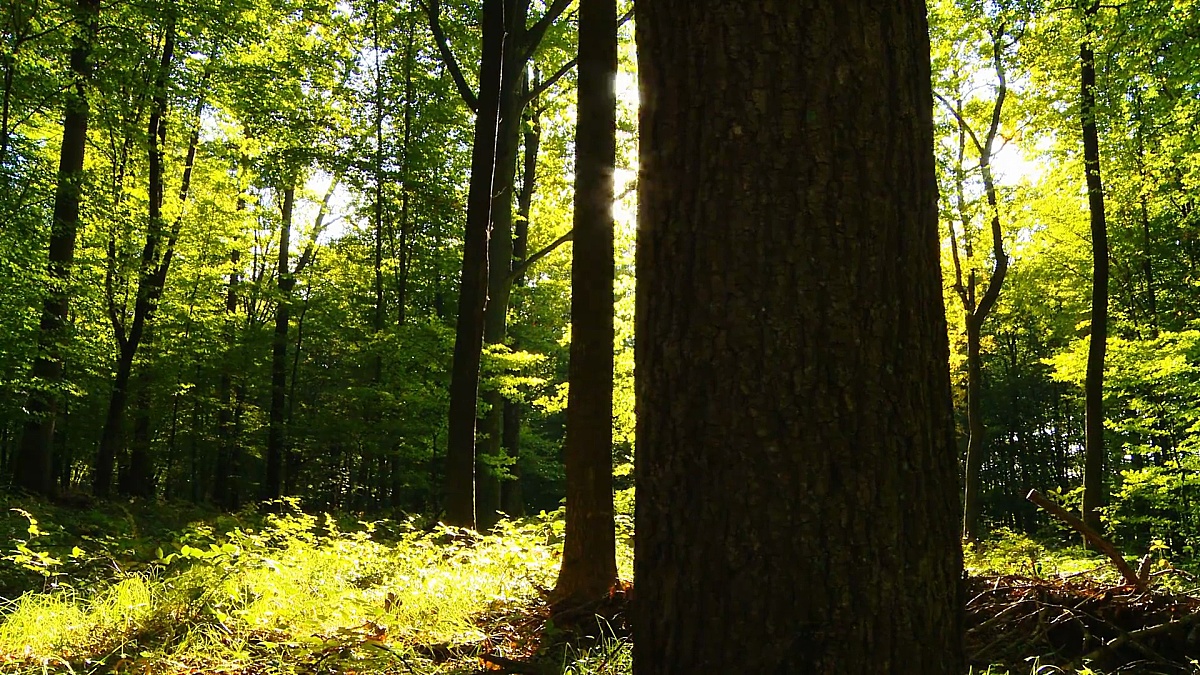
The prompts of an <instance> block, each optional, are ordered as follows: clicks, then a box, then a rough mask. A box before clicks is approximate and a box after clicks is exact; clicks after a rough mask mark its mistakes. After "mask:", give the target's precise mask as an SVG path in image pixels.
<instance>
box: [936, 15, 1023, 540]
mask: <svg viewBox="0 0 1200 675" xmlns="http://www.w3.org/2000/svg"><path fill="white" fill-rule="evenodd" d="M988 32H989V34H990V36H991V41H992V67H993V68H994V69H995V72H996V79H997V80H998V84H997V87H996V99H995V100H994V101H993V103H992V115H991V121H990V123H989V126H988V130H987V133H986V134H985V135H984V136H983V138H980V136H979V134H977V133H975V131H974V129H972V128H971V127H970V126H969V125H968V124H967V120H966V118H965V117H964V116H963V102H962V99H961V98H959V99H958V100H956V101H954V102H953V103H951V102H950V101H948V100H947V99H946V98H944V97H942V96H940V95H938V100H940V101H941V102H942V104H943V105H944V106H946V108H947V109H948V110H949V111H950V112H951V113H952V114H953V115H954V117H955V119H956V120H957V122H958V165H957V166H956V167H955V194H956V199H957V201H958V204H957V206H958V212H959V219H960V220H961V221H962V226H963V240H964V244H965V245H964V252H965V253H966V258H967V260H968V261H971V259H972V258H973V256H974V246H973V245H972V243H971V239H972V238H971V237H970V236H969V234H968V232H967V228H969V227H970V220H971V219H970V216H969V212H968V209H967V204H966V197H965V190H964V187H963V185H964V182H965V180H966V168H965V165H964V161H965V150H966V143H967V138H968V137H970V139H971V142H972V144H973V145H974V146H975V151H976V153H978V156H979V173H980V177H981V178H982V179H983V189H984V195H985V196H986V199H987V206H988V211H987V213H988V224H989V226H990V231H991V239H992V259H993V263H992V265H993V266H992V271H991V274H990V275H989V276H988V282H987V286H986V288H985V289H984V291H983V295H982V296H979V297H978V298H976V277H975V271H974V270H971V271H970V272H969V273H968V279H969V282H968V284H967V285H966V286H964V285H963V270H962V263H961V261H960V259H959V255H958V241H957V239H956V237H955V231H954V225H953V223H951V225H950V245H951V247H952V248H953V261H954V290H955V292H956V293H957V294H958V296H959V299H960V300H961V301H962V306H963V313H964V319H965V323H966V332H967V432H968V435H967V457H966V480H965V484H964V486H963V519H962V534H963V538H964V539H966V540H967V541H975V540H976V539H977V538H978V535H979V513H980V506H979V502H980V500H979V490H980V484H979V480H980V470H981V469H982V467H983V460H984V455H985V454H986V443H987V428H986V426H985V425H984V421H983V404H982V396H983V366H982V361H981V355H980V351H981V344H980V338H981V336H982V332H983V324H984V322H985V321H987V318H988V316H989V315H990V314H991V312H992V309H993V308H994V307H995V306H996V301H997V300H998V299H999V298H1000V290H1001V289H1002V288H1003V287H1004V279H1005V277H1006V276H1007V275H1008V255H1007V254H1006V253H1005V252H1004V234H1003V231H1002V228H1001V223H1000V199H999V195H998V193H997V191H996V181H995V178H994V177H993V175H992V155H993V152H994V151H993V148H994V147H995V143H996V137H997V135H998V134H999V132H1000V121H1001V115H1002V113H1003V112H1004V101H1005V99H1006V98H1007V97H1008V80H1007V76H1006V69H1005V66H1004V40H1005V33H1004V26H1003V25H1002V24H1001V25H997V26H992V27H990V28H989V29H988Z"/></svg>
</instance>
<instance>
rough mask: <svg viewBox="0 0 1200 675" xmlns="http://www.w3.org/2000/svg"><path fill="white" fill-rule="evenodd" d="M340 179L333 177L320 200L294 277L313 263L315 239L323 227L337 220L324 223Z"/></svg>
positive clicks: (323, 229)
mask: <svg viewBox="0 0 1200 675" xmlns="http://www.w3.org/2000/svg"><path fill="white" fill-rule="evenodd" d="M341 179H342V177H341V176H337V175H335V176H334V177H333V180H331V181H329V189H328V190H326V191H325V196H324V197H323V198H322V199H321V208H320V209H318V210H317V219H316V221H314V222H313V229H312V236H311V237H309V238H308V244H307V245H306V246H305V247H304V253H301V254H300V260H298V261H297V262H296V269H295V270H294V271H293V272H292V274H294V275H299V274H300V273H301V272H303V271H304V268H305V267H308V265H309V263H311V262H312V261H313V255H314V254H315V252H316V249H317V239H318V238H320V236H321V233H322V232H324V231H325V227H326V226H328V225H329V223H331V222H334V221H336V220H337V218H335V219H334V220H332V221H329V222H325V216H326V214H327V213H328V212H329V200H330V199H332V198H333V191H334V190H336V189H337V186H338V183H339V182H340V181H341Z"/></svg>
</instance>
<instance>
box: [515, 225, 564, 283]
mask: <svg viewBox="0 0 1200 675" xmlns="http://www.w3.org/2000/svg"><path fill="white" fill-rule="evenodd" d="M574 238H575V230H574V229H570V230H567V232H566V234H564V235H563V236H561V237H559V238H558V239H555V240H554V241H552V242H550V243H549V244H547V245H546V247H545V248H543V249H541V250H540V251H537V252H536V253H534V254H533V255H530V256H529V257H527V258H525V259H524V260H522V261H521V262H520V263H519V264H518V265H516V266H515V267H513V269H512V271H511V272H509V273H508V279H509V281H510V282H511V281H512V280H514V279H517V278H519V277H520V276H521V275H522V274H525V272H527V271H528V270H529V268H530V267H532V266H533V264H534V263H536V262H537V261H539V260H541V259H542V258H545V257H546V256H547V255H549V254H551V253H553V252H554V249H556V248H558V247H559V246H562V245H563V244H565V243H567V242H568V241H571V240H573V239H574Z"/></svg>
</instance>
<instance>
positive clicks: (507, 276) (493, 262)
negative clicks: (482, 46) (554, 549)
mask: <svg viewBox="0 0 1200 675" xmlns="http://www.w3.org/2000/svg"><path fill="white" fill-rule="evenodd" d="M515 51H516V50H515V49H506V50H505V62H506V65H505V71H504V77H505V78H507V79H508V80H509V81H510V82H511V81H514V80H517V79H519V78H520V77H521V72H520V68H519V67H518V66H517V64H514V63H513V61H515V60H516V59H515V58H514V54H513V52H515ZM519 94H520V90H519V89H517V88H516V87H509V86H506V87H504V91H503V94H502V95H503V100H502V101H501V115H500V123H499V125H498V127H497V132H496V134H497V136H496V175H495V177H494V178H493V179H492V195H493V196H492V233H491V237H490V238H489V240H488V301H487V307H486V309H485V310H484V315H483V342H484V344H485V345H486V346H489V347H495V346H499V345H503V344H504V339H505V337H506V336H507V335H508V302H509V298H510V297H512V274H511V273H512V252H513V191H514V187H515V185H516V180H515V174H516V166H517V148H518V146H519V145H520V139H521V105H520V100H519ZM483 401H484V403H485V404H486V405H487V406H488V408H487V412H485V413H484V416H483V421H482V424H481V425H480V431H481V432H482V433H481V436H482V438H481V439H480V443H479V451H478V461H477V462H476V466H475V486H476V487H475V500H476V512H477V513H476V518H477V520H478V526H479V529H480V530H487V529H490V528H491V527H492V526H493V525H495V524H496V522H497V521H498V520H499V519H500V509H501V506H502V505H501V500H500V491H501V481H500V477H499V471H498V466H497V464H499V463H502V462H503V458H504V450H503V445H502V443H501V434H502V430H503V428H504V396H503V395H501V393H500V390H499V389H498V388H496V387H489V388H487V389H485V390H484V392H483Z"/></svg>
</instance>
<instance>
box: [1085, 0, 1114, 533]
mask: <svg viewBox="0 0 1200 675" xmlns="http://www.w3.org/2000/svg"><path fill="white" fill-rule="evenodd" d="M1099 11H1100V3H1099V1H1098V0H1097V1H1095V2H1088V3H1087V5H1086V6H1085V7H1084V24H1085V31H1086V35H1085V37H1084V40H1083V42H1081V43H1080V45H1079V63H1080V69H1079V70H1080V92H1079V93H1080V109H1079V116H1080V119H1081V122H1082V127H1083V168H1084V173H1085V174H1086V179H1087V195H1088V211H1089V212H1090V214H1091V228H1092V311H1091V331H1090V335H1089V337H1088V357H1087V373H1086V375H1085V381H1084V385H1083V390H1084V399H1085V400H1084V411H1085V417H1084V451H1083V456H1084V460H1083V463H1084V467H1083V522H1084V523H1086V524H1087V526H1088V527H1091V528H1092V529H1094V530H1096V531H1097V532H1100V531H1102V530H1101V525H1100V507H1102V506H1104V504H1105V502H1107V501H1108V499H1107V494H1106V492H1107V490H1106V487H1105V482H1104V459H1105V450H1104V352H1105V348H1106V346H1107V344H1106V343H1107V338H1108V226H1107V223H1106V221H1105V216H1104V184H1103V182H1102V181H1101V180H1100V139H1099V134H1098V132H1097V131H1096V54H1095V52H1093V51H1092V39H1093V36H1094V32H1095V19H1096V15H1097V13H1099Z"/></svg>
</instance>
